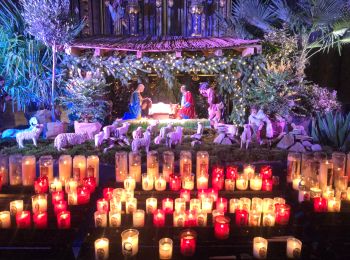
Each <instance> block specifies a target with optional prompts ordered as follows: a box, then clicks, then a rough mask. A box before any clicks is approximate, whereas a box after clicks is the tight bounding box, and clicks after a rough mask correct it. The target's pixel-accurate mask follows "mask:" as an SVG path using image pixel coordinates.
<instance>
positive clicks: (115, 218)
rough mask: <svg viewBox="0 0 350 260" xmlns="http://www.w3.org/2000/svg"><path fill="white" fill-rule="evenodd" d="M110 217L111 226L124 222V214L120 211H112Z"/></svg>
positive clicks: (117, 225) (118, 225)
mask: <svg viewBox="0 0 350 260" xmlns="http://www.w3.org/2000/svg"><path fill="white" fill-rule="evenodd" d="M108 217H109V226H110V227H114V228H116V227H120V225H121V223H122V214H121V213H120V212H116V211H110V212H109V214H108Z"/></svg>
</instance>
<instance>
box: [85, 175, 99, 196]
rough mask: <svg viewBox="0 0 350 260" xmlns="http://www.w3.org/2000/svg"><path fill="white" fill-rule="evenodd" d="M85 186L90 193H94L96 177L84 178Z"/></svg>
mask: <svg viewBox="0 0 350 260" xmlns="http://www.w3.org/2000/svg"><path fill="white" fill-rule="evenodd" d="M83 186H84V187H87V188H88V189H89V191H90V193H93V192H94V191H95V189H96V179H95V177H87V178H84V180H83Z"/></svg>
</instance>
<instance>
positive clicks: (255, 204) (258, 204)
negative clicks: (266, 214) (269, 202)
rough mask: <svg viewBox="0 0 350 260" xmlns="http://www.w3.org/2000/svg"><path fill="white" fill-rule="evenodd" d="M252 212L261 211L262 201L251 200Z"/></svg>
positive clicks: (258, 199)
mask: <svg viewBox="0 0 350 260" xmlns="http://www.w3.org/2000/svg"><path fill="white" fill-rule="evenodd" d="M251 209H252V210H256V211H258V212H262V211H263V200H262V199H261V198H256V197H254V198H252V205H251Z"/></svg>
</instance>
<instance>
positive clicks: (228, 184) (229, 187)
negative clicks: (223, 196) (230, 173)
mask: <svg viewBox="0 0 350 260" xmlns="http://www.w3.org/2000/svg"><path fill="white" fill-rule="evenodd" d="M225 190H226V191H234V190H235V180H233V179H226V180H225Z"/></svg>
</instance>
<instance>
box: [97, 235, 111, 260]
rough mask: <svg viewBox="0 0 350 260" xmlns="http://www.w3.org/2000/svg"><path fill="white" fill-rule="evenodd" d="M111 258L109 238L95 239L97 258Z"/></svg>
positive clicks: (98, 259) (100, 259)
mask: <svg viewBox="0 0 350 260" xmlns="http://www.w3.org/2000/svg"><path fill="white" fill-rule="evenodd" d="M108 258H109V240H108V239H107V238H100V239H97V240H96V241H95V259H96V260H104V259H108Z"/></svg>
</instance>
